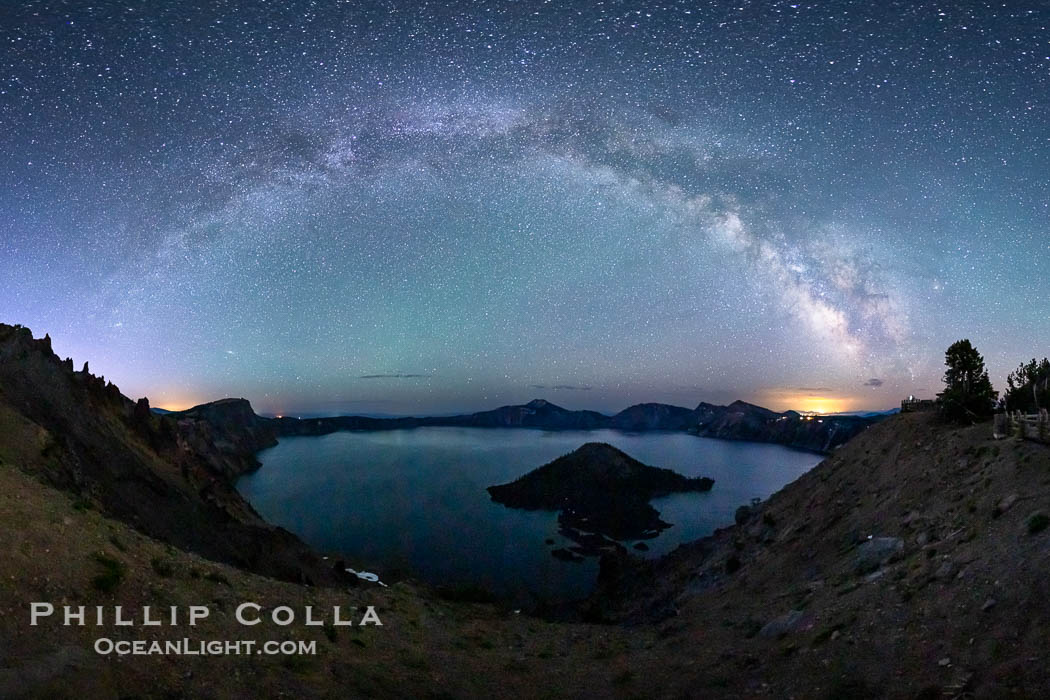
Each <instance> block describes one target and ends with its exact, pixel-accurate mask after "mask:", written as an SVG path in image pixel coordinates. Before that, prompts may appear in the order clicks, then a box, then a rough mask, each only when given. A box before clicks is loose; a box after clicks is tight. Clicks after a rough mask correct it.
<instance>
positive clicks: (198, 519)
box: [0, 324, 343, 581]
mask: <svg viewBox="0 0 1050 700" xmlns="http://www.w3.org/2000/svg"><path fill="white" fill-rule="evenodd" d="M254 416H255V414H254V413H253V412H252V411H251V407H250V406H248V405H247V402H243V403H241V402H224V403H222V404H218V405H212V406H211V407H208V408H198V409H193V410H191V411H188V412H186V413H184V414H172V415H165V416H161V415H157V414H156V413H154V412H152V411H151V410H150V408H149V402H148V401H147V400H146V399H140V400H139V401H137V402H135V401H131V400H130V399H128V398H126V397H124V396H123V395H121V393H120V390H119V389H118V388H117V387H116V386H114V385H113V384H112V383H110V382H107V381H106V380H105V379H104V378H102V377H96V376H94V375H92V374H91V373H90V372H89V368H88V366H87V365H86V364H85V366H84V368H83V369H82V370H81V371H74V368H73V364H72V362H71V361H70V360H65V361H63V360H60V359H59V358H58V357H57V356H56V355H55V354H54V352H52V350H51V341H50V339H49V338H47V337H46V336H45V338H43V339H41V340H34V339H33V336H32V333H31V332H30V330H29V329H27V328H22V327H20V326H8V325H3V324H0V459H2V460H4V461H5V462H8V463H15V464H18V465H19V467H20V468H21V469H23V470H24V471H27V472H29V473H32V474H35V475H37V476H39V477H40V478H42V479H43V480H45V481H46V482H47V483H49V484H51V485H53V486H55V487H57V488H60V489H63V490H65V491H68V492H69V493H71V494H74V495H75V497H76V498H77V499H79V500H78V502H79V503H81V504H82V505H83V506H84V507H93V508H97V509H99V510H101V511H102V512H104V513H106V514H108V515H110V516H112V517H114V518H117V519H119V520H122V521H124V522H126V523H129V524H131V525H132V526H134V527H136V528H138V529H139V530H141V531H142V532H144V533H146V534H148V535H150V536H152V537H155V538H157V539H159V540H161V541H164V542H168V543H171V544H172V545H174V546H177V547H181V548H185V549H188V550H191V551H194V552H197V553H199V554H203V555H205V556H208V557H211V558H214V559H217V560H219V561H224V562H229V563H232V564H236V565H238V566H243V567H245V568H248V569H251V570H253V571H259V572H262V573H265V574H268V575H271V576H276V577H279V578H284V579H289V580H295V581H304V580H311V581H329V580H331V581H334V580H342V578H343V577H342V576H340V575H339V574H338V573H335V572H333V571H332V570H331V568H330V567H329V566H327V565H323V564H322V563H321V560H320V558H319V557H317V556H316V555H315V554H313V553H312V552H311V551H310V550H309V549H308V548H307V547H306V546H305V545H304V544H302V543H301V542H300V541H299V540H298V538H296V537H295V536H293V535H292V534H291V533H289V532H287V531H285V530H282V529H281V528H277V527H272V526H270V525H268V524H266V523H265V522H263V520H262V519H261V518H260V517H259V516H258V515H257V514H256V513H255V511H254V510H253V509H252V508H251V506H250V505H248V503H247V502H246V501H244V499H242V498H241V496H240V494H238V493H237V491H236V490H235V489H234V488H233V485H232V481H231V479H232V478H233V477H234V476H236V475H238V474H240V473H243V472H245V471H247V470H249V469H253V468H255V466H256V465H257V464H258V463H257V462H256V460H255V458H254V454H253V453H254V451H255V450H256V449H258V448H259V447H261V446H263V445H264V444H272V443H273V442H274V438H273V435H272V433H270V432H269V431H268V430H265V429H258V428H255V429H253V428H252V427H251V425H249V424H250V423H253V419H254Z"/></svg>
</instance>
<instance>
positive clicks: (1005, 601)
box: [591, 414, 1050, 698]
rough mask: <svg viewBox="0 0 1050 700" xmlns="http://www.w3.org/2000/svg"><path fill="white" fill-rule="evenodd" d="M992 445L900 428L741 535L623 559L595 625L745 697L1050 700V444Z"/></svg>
mask: <svg viewBox="0 0 1050 700" xmlns="http://www.w3.org/2000/svg"><path fill="white" fill-rule="evenodd" d="M990 436H991V429H990V425H979V426H975V427H972V428H964V429H957V428H952V427H949V426H945V425H942V424H940V423H939V422H938V421H937V418H936V416H935V415H933V414H912V415H903V416H897V417H894V418H891V419H889V420H887V421H885V422H883V423H881V424H879V425H877V426H875V427H873V428H871V429H870V430H868V431H867V432H866V433H864V434H862V435H860V436H859V437H858V438H856V439H855V440H853V441H852V442H850V443H848V444H847V445H846V446H845V447H844V448H842V449H841V450H840V451H838V452H837V453H836V454H835V455H834V456H832V457H830V458H829V459H827V460H826V461H825V462H823V463H822V464H820V465H819V466H818V467H816V468H814V469H813V470H812V471H810V472H809V473H807V474H806V475H804V476H803V477H801V478H800V479H798V480H797V481H796V482H794V483H792V484H790V485H789V486H787V487H786V488H784V489H783V490H782V491H780V492H779V493H777V494H775V495H774V496H773V497H772V498H770V499H769V501H768V502H767V503H765V504H762V505H761V506H760V507H759V508H757V509H754V510H753V512H751V513H750V514H748V515H745V514H744V513H741V514H740V519H741V521H743V523H742V524H741V525H739V526H734V527H731V528H727V529H725V530H722V531H720V532H718V533H717V534H716V535H715V536H714V537H712V538H708V539H707V540H703V541H701V542H698V543H694V544H691V545H687V546H685V547H682V548H680V549H679V550H677V551H676V552H674V553H672V554H671V555H670V556H668V557H667V558H665V559H664V560H662V561H659V562H657V563H656V564H654V565H651V566H645V565H643V566H635V565H631V564H629V563H624V562H615V561H612V560H609V561H607V562H606V566H605V568H604V574H605V580H604V588H603V591H602V593H601V594H600V595H598V596H596V598H595V600H594V601H593V607H592V610H591V613H592V615H594V616H596V617H604V618H606V619H611V620H617V621H620V622H625V623H628V624H632V623H634V624H639V623H655V624H656V625H657V626H658V629H659V630H660V634H662V635H663V636H665V637H666V640H667V641H666V642H665V644H666V650H667V660H668V663H670V664H674V663H678V664H681V666H682V672H683V673H685V674H686V675H688V676H690V677H691V679H692V682H691V687H693V688H702V687H709V688H711V689H718V688H721V689H722V692H724V693H725V694H727V695H742V696H747V695H750V694H753V693H760V694H769V695H772V696H774V697H792V696H794V697H827V696H830V697H864V696H874V697H881V696H888V697H901V698H909V697H930V698H935V697H958V696H961V695H962V694H963V693H964V692H965V693H972V696H973V697H987V698H997V697H1011V696H1012V697H1047V693H1048V692H1050V672H1048V669H1047V666H1046V664H1045V653H1044V649H1045V645H1046V630H1047V629H1050V597H1048V593H1050V581H1048V577H1047V574H1048V572H1050V539H1048V538H1050V529H1047V530H1040V529H1039V528H1040V524H1042V525H1044V526H1045V523H1046V520H1045V518H1044V517H1041V514H1050V448H1048V447H1047V446H1045V445H1039V444H1036V443H1032V442H1020V441H1017V440H1008V441H1002V442H995V441H992V440H991V439H990ZM658 648H659V647H658ZM686 649H687V650H689V654H688V661H686V656H687V655H686V654H682V653H680V650H686ZM686 669H688V670H686ZM966 697H970V695H967V696H966Z"/></svg>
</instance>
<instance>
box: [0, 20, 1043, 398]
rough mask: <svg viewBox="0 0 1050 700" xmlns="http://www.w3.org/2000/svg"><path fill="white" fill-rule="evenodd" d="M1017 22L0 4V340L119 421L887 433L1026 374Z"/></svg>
mask: <svg viewBox="0 0 1050 700" xmlns="http://www.w3.org/2000/svg"><path fill="white" fill-rule="evenodd" d="M1048 78H1050V6H1048V4H1047V3H1046V2H1021V1H1016V2H1015V1H1013V0H1010V1H1008V2H997V3H976V2H975V3H970V2H967V3H958V2H942V3H918V2H915V3H907V2H891V1H886V2H883V1H880V2H872V1H871V0H864V1H863V2H747V1H745V0H738V1H737V2H732V3H729V2H726V3H716V2H712V3H707V2H703V3H701V2H688V3H647V2H640V1H638V2H589V1H588V2H582V1H581V2H573V3H570V2H554V1H548V2H506V3H495V2H478V3H449V2H432V3H423V2H411V3H409V2H386V3H359V2H322V1H318V2H295V1H288V2H284V1H282V2H269V3H264V2H257V3H249V2H219V3H193V2H178V3H174V2H173V3H159V2H140V1H137V0H128V1H127V2H122V3H111V2H77V1H73V0H70V1H69V2H64V3H59V2H22V3H14V2H4V3H2V5H0V320H2V321H4V322H7V323H21V324H24V325H27V326H30V327H31V328H32V329H33V330H34V332H35V333H36V335H37V336H42V335H43V334H44V333H45V332H47V333H49V334H50V335H51V337H52V339H53V343H54V347H55V350H56V352H58V353H59V354H60V355H61V356H63V357H65V356H72V357H73V358H74V360H75V361H76V363H77V365H78V366H79V365H80V363H82V362H83V361H84V360H89V361H90V363H91V368H92V371H93V372H95V373H96V374H104V375H105V376H106V377H107V379H111V380H113V381H114V382H116V383H117V384H119V385H120V387H121V389H122V390H123V391H124V393H125V394H127V395H129V396H132V397H138V396H143V395H146V396H149V397H150V399H151V401H152V403H153V405H154V406H167V407H170V408H182V407H187V406H189V405H192V404H194V403H199V402H203V401H207V400H212V399H216V398H220V397H223V396H245V397H247V398H249V399H251V401H252V402H253V404H254V406H255V407H256V410H257V411H259V412H272V413H294V412H298V413H308V412H310V413H345V412H351V413H357V412H362V413H389V414H405V413H415V414H422V413H444V412H450V411H459V410H478V409H483V408H491V407H494V406H497V405H500V404H505V403H517V402H524V401H527V400H529V399H531V398H535V397H544V398H547V399H549V400H551V401H553V402H555V403H559V404H562V405H565V406H567V407H572V408H593V409H597V410H606V411H613V410H619V409H621V408H623V407H625V406H627V405H629V404H631V403H636V402H641V401H665V402H670V403H677V404H680V405H686V406H694V405H695V404H696V403H698V402H699V401H702V400H705V401H712V402H718V403H726V402H729V401H732V400H733V399H736V398H743V399H746V400H750V401H754V402H757V403H760V404H764V405H767V406H770V407H773V408H778V409H781V408H787V407H793V408H801V409H818V410H853V409H868V408H872V409H877V408H888V407H891V406H893V405H895V404H896V403H897V402H898V401H899V400H900V398H901V397H902V396H903V395H907V394H910V393H914V394H918V395H922V396H932V394H933V393H935V392H936V391H938V390H939V387H940V386H941V384H940V377H941V374H942V369H943V353H944V350H945V348H946V347H947V346H948V345H949V344H950V343H951V342H952V341H954V340H957V339H959V338H963V337H967V338H970V339H971V340H972V341H973V342H974V344H975V345H976V346H977V347H978V349H979V350H981V351H982V352H983V354H984V356H985V359H986V361H987V362H988V365H989V368H990V370H991V374H992V381H993V383H994V384H995V385H996V387H997V388H999V389H1001V388H1002V386H1003V383H1004V379H1005V375H1006V373H1007V372H1008V371H1009V370H1011V369H1013V368H1014V367H1015V366H1016V365H1017V364H1018V363H1019V362H1020V361H1021V360H1024V359H1027V358H1030V357H1032V356H1033V355H1035V354H1037V353H1041V354H1040V355H1039V356H1040V357H1042V355H1043V354H1046V351H1047V349H1048V348H1047V347H1046V346H1047V345H1048V341H1050V314H1048V308H1050V272H1048V268H1047V264H1048V261H1050V226H1048V221H1050V209H1048V202H1050V191H1048V190H1050V184H1048V183H1050V177H1048V175H1050V114H1048V103H1047V95H1048V94H1050V80H1048Z"/></svg>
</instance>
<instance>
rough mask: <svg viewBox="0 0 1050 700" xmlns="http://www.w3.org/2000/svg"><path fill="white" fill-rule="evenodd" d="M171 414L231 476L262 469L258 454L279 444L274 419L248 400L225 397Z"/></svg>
mask: <svg viewBox="0 0 1050 700" xmlns="http://www.w3.org/2000/svg"><path fill="white" fill-rule="evenodd" d="M167 417H169V418H171V419H174V420H176V421H178V423H179V426H180V428H181V430H180V432H181V433H182V435H183V437H184V439H186V440H187V441H188V442H189V443H190V444H191V446H192V448H193V449H194V450H195V451H196V452H198V453H199V454H201V455H203V456H204V457H205V458H206V459H208V460H209V462H210V464H211V466H212V468H213V469H215V470H216V471H218V472H220V473H222V474H223V475H224V476H226V477H227V478H228V479H231V480H233V479H236V478H237V477H238V476H241V475H242V474H244V473H246V472H248V471H252V470H253V469H256V468H258V466H259V461H258V460H257V459H256V458H255V453H256V452H258V451H259V450H261V449H264V448H266V447H273V446H274V445H276V444H277V428H276V427H275V426H274V424H273V421H271V420H268V419H266V418H260V417H259V416H257V415H255V411H254V410H253V409H252V405H251V403H249V402H248V400H247V399H221V400H219V401H212V402H211V403H206V404H201V405H199V406H194V407H193V408H190V409H187V410H185V411H178V412H172V413H169V414H167Z"/></svg>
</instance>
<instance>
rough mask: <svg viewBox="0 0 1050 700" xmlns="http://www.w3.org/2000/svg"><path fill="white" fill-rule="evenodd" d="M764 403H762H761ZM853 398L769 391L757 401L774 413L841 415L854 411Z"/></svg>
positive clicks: (854, 401) (855, 402) (854, 400)
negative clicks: (790, 411) (793, 412)
mask: <svg viewBox="0 0 1050 700" xmlns="http://www.w3.org/2000/svg"><path fill="white" fill-rule="evenodd" d="M763 401H764V403H763ZM856 404H857V400H856V399H854V398H846V397H834V396H822V395H815V394H798V393H791V392H787V391H771V392H769V393H767V394H765V395H764V396H762V398H761V399H760V400H759V405H762V406H765V407H766V408H770V409H772V410H774V411H788V410H792V411H801V412H804V413H842V412H844V411H852V410H855V409H856Z"/></svg>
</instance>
